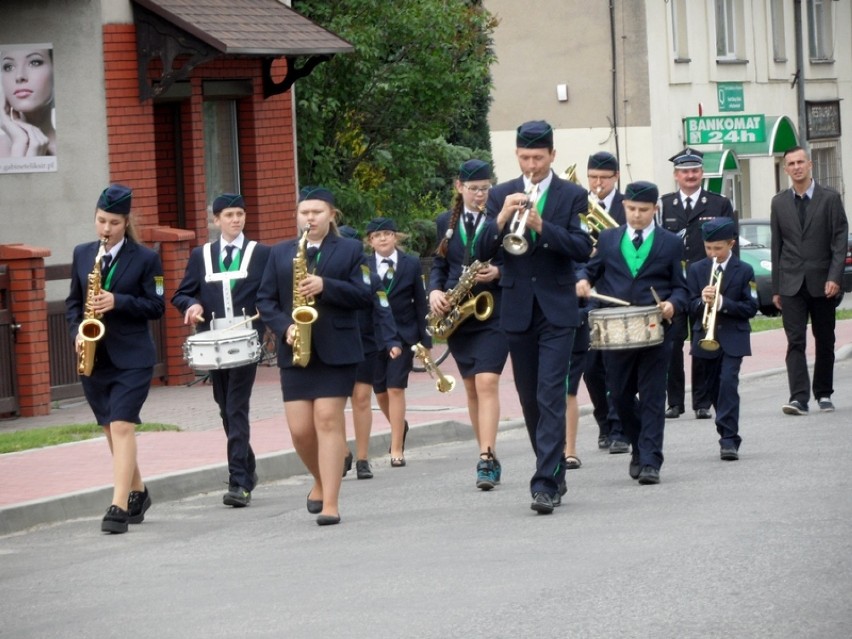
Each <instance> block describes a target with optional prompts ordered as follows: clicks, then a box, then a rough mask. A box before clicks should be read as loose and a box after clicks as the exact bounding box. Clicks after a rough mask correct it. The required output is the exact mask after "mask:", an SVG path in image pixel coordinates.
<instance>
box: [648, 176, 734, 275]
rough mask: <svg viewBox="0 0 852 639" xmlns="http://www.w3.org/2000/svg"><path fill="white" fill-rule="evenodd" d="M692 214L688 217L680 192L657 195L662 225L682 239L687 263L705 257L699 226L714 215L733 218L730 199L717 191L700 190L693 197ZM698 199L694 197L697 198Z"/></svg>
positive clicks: (684, 257)
mask: <svg viewBox="0 0 852 639" xmlns="http://www.w3.org/2000/svg"><path fill="white" fill-rule="evenodd" d="M692 198H693V204H692V213H691V214H690V216H689V217H688V218H687V216H686V210H685V209H684V208H683V202H681V201H680V191H675V192H674V193H666V194H665V195H664V196H663V197H661V198H660V202H661V204H662V206H661V208H660V210H661V215H660V218H661V225H662V227H663V228H665V229H666V230H668V231H671V232H672V233H677V234H678V235H680V237H682V238H683V259H684V260H686V262H687V263H691V262H697V261H698V260H701V259H704V256H705V255H706V253H705V252H704V237H703V236H702V235H701V225H702V224H704V222H706V221H708V220H711V219H713V218H714V217H730V218H733V217H734V209H733V207H732V206H731V201H730V200H729V199H728V198H726V197H724V196H722V195H719V194H718V193H712V192H710V191H705V190H704V189H699V190H698V191H696V192H695V193H694V194H693V196H692ZM696 198H697V200H696Z"/></svg>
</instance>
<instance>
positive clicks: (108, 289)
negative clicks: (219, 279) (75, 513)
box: [65, 184, 165, 533]
mask: <svg viewBox="0 0 852 639" xmlns="http://www.w3.org/2000/svg"><path fill="white" fill-rule="evenodd" d="M131 201H132V192H131V190H130V189H129V188H127V187H126V186H122V185H120V184H114V185H112V186H110V187H109V188H107V189H105V190H104V191H103V193H101V196H100V198H98V204H97V208H96V210H95V231H96V233H97V234H98V237H99V238H101V242H89V243H86V244H80V245H78V246H77V247H75V249H74V260H73V264H72V267H71V290H70V292H69V294H68V298H67V299H66V300H65V307H66V313H65V317H66V319H67V321H68V328H69V329H70V331H71V337H72V339H74V340H75V343H76V347H77V353H78V354H80V353H81V351H82V350H83V349H84V346H83V343H82V342H83V340H82V338H81V336H80V335H79V330H78V329H79V327H80V324H81V323H82V322H84V321H85V320H87V319H90V318H89V317H88V316H91V315H92V313H94V314H95V317H97V316H100V321H101V322H103V327H104V330H103V332H102V336H101V338H100V339H99V340H97V341H95V342H94V345H95V351H94V364H93V367H92V369H91V374H90V375H85V374H84V376H83V377H81V380H80V381H81V382H82V384H83V392H84V393H85V395H86V400H87V401H88V402H89V406H91V408H92V412H93V413H94V414H95V418H96V420H97V422H98V424H100V426H101V427H102V428H103V431H104V434H105V435H106V438H107V442H108V443H109V448H110V451H111V452H112V460H113V478H114V486H113V494H112V504H111V505H110V507H109V508H108V509H107V512H106V515H104V518H103V521H102V522H101V530H102V531H103V532H109V533H125V532H127V528H128V526H127V525H128V523H130V524H140V523H142V521H143V520H144V519H145V511H147V510H148V508H149V507H150V506H151V497H150V495H149V494H148V489H147V488H146V487H145V484H144V483H143V482H142V475H141V473H140V472H139V464H138V462H137V458H136V433H135V424H139V423H140V421H141V420H140V418H139V412H140V410H141V409H142V404H144V403H145V399H146V398H147V397H148V389H149V388H150V386H151V378H152V376H153V373H154V364H155V363H156V353H155V350H154V340H153V339H152V338H151V333H150V331H149V329H148V320H156V319H159V318H160V317H162V315H163V311H164V310H165V301H164V300H163V266H162V264H161V263H160V257H159V255H157V254H156V253H155V252H154V251H152V250H151V249H148V248H145V247H144V246H142V245H141V244H139V243H138V242H137V241H136V237H135V234H134V232H133V227H132V224H131V219H130V205H131ZM101 247H102V248H103V249H104V250H105V251H106V252H105V253H104V255H103V257H101V258H98V257H96V256H98V255H99V254H100V251H99V249H100V248H101ZM96 260H99V264H98V265H97V266H98V268H100V278H99V279H100V281H94V280H96V279H98V278H95V277H92V278H91V279H92V282H91V283H93V284H95V285H96V286H95V288H97V286H98V285H99V287H100V291H99V292H96V291H95V289H91V290H90V272H93V267H92V265H93V264H94V263H95V261H96ZM92 275H95V273H92ZM89 293H93V294H92V295H89ZM94 293H96V294H94Z"/></svg>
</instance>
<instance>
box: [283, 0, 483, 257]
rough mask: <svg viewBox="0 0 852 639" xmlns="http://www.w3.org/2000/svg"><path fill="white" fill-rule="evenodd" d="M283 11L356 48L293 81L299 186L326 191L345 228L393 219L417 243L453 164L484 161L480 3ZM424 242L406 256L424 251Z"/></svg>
mask: <svg viewBox="0 0 852 639" xmlns="http://www.w3.org/2000/svg"><path fill="white" fill-rule="evenodd" d="M293 8H294V9H295V10H297V11H298V12H299V13H301V14H302V15H304V16H306V17H308V18H310V19H311V20H313V21H314V22H316V23H317V24H319V25H321V26H323V27H325V28H326V29H329V30H330V31H332V32H334V33H335V34H337V35H339V36H340V37H342V38H344V39H346V40H347V41H349V42H350V43H352V45H353V46H354V47H355V52H354V53H352V54H342V55H337V56H335V57H334V58H333V59H332V60H331V61H329V62H326V63H324V64H321V65H319V66H318V67H317V68H316V69H315V70H314V71H313V73H311V75H310V76H308V77H307V78H304V79H302V80H300V81H299V82H298V83H297V85H296V100H297V107H296V113H297V115H296V117H297V129H298V145H299V148H298V155H299V178H300V181H301V183H302V184H322V185H325V186H328V187H329V188H332V189H334V191H335V193H336V195H337V197H338V200H339V203H340V208H341V210H342V211H344V215H345V216H346V220H347V222H348V223H349V224H352V225H353V226H356V227H358V228H363V225H364V223H365V222H366V221H367V220H369V219H370V218H372V217H375V216H376V215H385V216H391V217H394V218H395V219H396V220H397V221H398V224H399V225H400V226H401V228H402V229H403V230H406V231H410V232H412V233H413V234H414V235H416V236H417V238H421V237H422V236H423V235H425V233H424V232H423V225H422V224H419V225H418V224H417V222H416V221H417V220H423V219H429V220H431V219H433V218H434V216H435V214H436V212H438V211H440V210H443V209H445V208H446V207H447V206H448V205H449V203H450V200H451V190H450V189H451V186H452V178H453V176H454V174H455V172H456V170H457V169H458V166H459V164H460V163H461V162H463V161H464V160H467V159H469V158H470V157H473V156H476V157H481V158H482V159H485V160H490V144H489V138H488V129H487V121H486V117H487V109H488V104H489V92H490V86H491V78H490V75H489V66H490V64H491V63H492V61H493V59H494V56H493V53H492V50H491V47H490V44H491V36H492V34H493V30H494V28H495V26H496V20H495V19H494V18H493V17H492V16H491V15H490V14H489V13H488V12H487V11H486V10H485V9H484V8H483V7H482V5H481V1H480V0H397V1H396V2H388V1H387V0H298V1H296V2H294V3H293ZM430 239H431V238H430ZM412 240H414V237H412ZM422 242H423V241H422V240H420V239H418V240H417V241H416V242H414V243H415V244H420V246H411V245H410V246H409V248H414V250H415V251H418V250H419V251H420V252H423V251H424V250H427V251H428V250H429V248H430V247H425V246H422Z"/></svg>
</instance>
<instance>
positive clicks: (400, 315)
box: [368, 249, 432, 348]
mask: <svg viewBox="0 0 852 639" xmlns="http://www.w3.org/2000/svg"><path fill="white" fill-rule="evenodd" d="M396 255H397V263H396V265H395V266H394V273H393V284H392V285H391V286H390V290H389V291H388V292H387V295H388V302H390V307H391V311H393V319H394V322H396V333H397V335H398V336H399V338H400V341H402V342H404V343H406V344H409V345H413V344H416V343H417V342H420V343H421V344H423V346H424V347H426V348H432V338H431V337H430V336H429V333H427V332H426V314H427V313H428V312H429V309H428V308H427V306H426V287H425V286H424V284H423V272H422V270H421V268H420V260H419V259H417V258H416V257H414V256H412V255H408V254H407V253H404V252H402V251H400V250H399V249H397V251H396ZM368 261H369V263H370V270H371V271H372V272H373V273H376V275H377V276H378V273H377V271H376V258H375V255H371V256H370V258H369V260H368Z"/></svg>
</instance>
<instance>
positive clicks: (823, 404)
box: [817, 397, 834, 413]
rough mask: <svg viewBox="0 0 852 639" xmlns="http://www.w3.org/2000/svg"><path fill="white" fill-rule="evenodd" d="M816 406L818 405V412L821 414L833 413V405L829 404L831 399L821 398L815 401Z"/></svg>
mask: <svg viewBox="0 0 852 639" xmlns="http://www.w3.org/2000/svg"><path fill="white" fill-rule="evenodd" d="M817 404H819V411H820V412H821V413H833V412H834V404H832V403H831V398H829V397H822V398H821V399H818V400H817Z"/></svg>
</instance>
